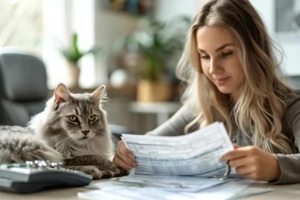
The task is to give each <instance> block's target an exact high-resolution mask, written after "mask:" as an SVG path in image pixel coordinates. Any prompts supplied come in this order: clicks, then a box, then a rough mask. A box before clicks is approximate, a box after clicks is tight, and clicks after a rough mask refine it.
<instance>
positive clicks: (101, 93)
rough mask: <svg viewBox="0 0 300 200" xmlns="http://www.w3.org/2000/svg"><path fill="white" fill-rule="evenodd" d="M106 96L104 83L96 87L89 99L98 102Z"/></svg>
mask: <svg viewBox="0 0 300 200" xmlns="http://www.w3.org/2000/svg"><path fill="white" fill-rule="evenodd" d="M105 96H106V87H105V85H101V86H100V87H98V88H97V89H96V90H95V91H94V92H93V93H92V94H91V97H90V98H91V100H92V101H94V102H100V101H101V99H103V98H104V97H105Z"/></svg>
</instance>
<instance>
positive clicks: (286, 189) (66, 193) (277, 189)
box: [0, 183, 300, 200]
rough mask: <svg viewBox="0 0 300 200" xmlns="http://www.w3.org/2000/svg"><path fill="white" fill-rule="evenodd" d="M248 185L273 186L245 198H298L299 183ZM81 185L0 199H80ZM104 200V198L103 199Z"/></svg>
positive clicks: (299, 195)
mask: <svg viewBox="0 0 300 200" xmlns="http://www.w3.org/2000/svg"><path fill="white" fill-rule="evenodd" d="M250 187H259V188H273V189H274V191H272V192H268V193H265V194H260V195H254V196H251V197H247V198H244V199H245V200H282V199H286V200H299V199H300V184H292V185H269V184H265V183H255V184H253V185H252V186H250ZM87 190H88V189H85V188H83V187H78V188H62V189H54V190H48V191H40V192H37V193H32V194H12V193H6V192H0V200H74V199H81V198H78V197H77V192H82V191H87ZM103 200H105V199H103Z"/></svg>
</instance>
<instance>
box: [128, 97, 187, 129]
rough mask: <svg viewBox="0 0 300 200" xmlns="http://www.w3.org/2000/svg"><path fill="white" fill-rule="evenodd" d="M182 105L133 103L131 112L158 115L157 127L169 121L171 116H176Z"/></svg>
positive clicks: (171, 103)
mask: <svg viewBox="0 0 300 200" xmlns="http://www.w3.org/2000/svg"><path fill="white" fill-rule="evenodd" d="M180 107H181V104H180V103H179V102H153V103H142V102H131V103H130V105H129V110H130V111H131V112H134V113H145V114H149V113H150V114H156V126H159V125H161V124H162V123H163V122H165V121H167V120H168V119H169V117H170V115H171V114H174V113H175V112H176V111H177V110H178V109H179V108H180Z"/></svg>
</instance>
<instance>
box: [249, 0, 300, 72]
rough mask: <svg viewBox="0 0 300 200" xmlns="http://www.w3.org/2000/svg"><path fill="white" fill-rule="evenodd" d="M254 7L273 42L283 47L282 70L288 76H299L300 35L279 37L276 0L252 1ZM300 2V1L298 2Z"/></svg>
mask: <svg viewBox="0 0 300 200" xmlns="http://www.w3.org/2000/svg"><path fill="white" fill-rule="evenodd" d="M250 1H251V3H252V4H253V5H254V7H255V8H256V9H257V10H258V11H259V12H260V14H261V17H262V18H263V20H264V22H265V24H266V26H267V28H268V30H269V33H270V35H271V37H272V38H273V40H274V41H275V42H276V43H278V44H279V45H280V47H282V49H283V51H284V60H283V63H282V70H283V72H284V73H285V74H287V75H299V74H300V63H299V55H300V54H299V52H300V34H298V36H297V35H296V36H295V35H293V36H291V35H290V34H286V35H282V34H281V35H279V34H277V33H276V32H275V0H250ZM297 1H299V0H297Z"/></svg>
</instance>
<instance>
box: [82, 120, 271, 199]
mask: <svg viewBox="0 0 300 200" xmlns="http://www.w3.org/2000/svg"><path fill="white" fill-rule="evenodd" d="M122 139H123V140H124V142H125V144H126V145H127V147H128V149H130V150H131V151H132V153H133V154H134V156H135V158H136V161H137V167H136V168H135V169H134V170H132V171H131V173H130V175H129V176H124V177H119V178H114V179H111V180H110V181H105V182H99V183H96V184H93V185H91V186H90V187H91V188H94V189H96V190H91V191H87V192H80V193H78V197H80V198H87V199H107V200H110V199H118V200H119V199H124V200H126V199H128V200H135V199H147V200H152V199H153V200H157V199H162V200H164V199H166V200H169V199H172V200H173V199H174V200H176V199H180V200H181V199H214V200H224V199H229V198H232V197H234V195H236V194H238V193H240V192H241V191H243V190H244V189H245V188H247V187H248V186H249V185H250V184H251V183H252V182H253V181H251V180H245V179H231V178H230V179H223V178H222V177H223V175H224V173H225V171H226V164H225V163H222V162H221V161H220V157H221V156H222V155H223V154H225V153H226V152H228V151H230V150H232V149H233V146H232V144H231V142H230V140H229V138H228V135H227V132H226V129H225V127H224V125H223V124H222V123H214V124H212V125H209V126H207V127H205V128H203V129H201V130H198V131H196V132H193V133H190V134H188V135H184V136H176V137H164V136H140V135H127V134H123V135H122ZM208 177H219V178H208ZM220 178H221V179H220ZM261 192H266V191H258V192H257V193H261ZM254 193H255V192H252V193H251V194H254ZM245 195H247V194H245Z"/></svg>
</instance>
